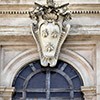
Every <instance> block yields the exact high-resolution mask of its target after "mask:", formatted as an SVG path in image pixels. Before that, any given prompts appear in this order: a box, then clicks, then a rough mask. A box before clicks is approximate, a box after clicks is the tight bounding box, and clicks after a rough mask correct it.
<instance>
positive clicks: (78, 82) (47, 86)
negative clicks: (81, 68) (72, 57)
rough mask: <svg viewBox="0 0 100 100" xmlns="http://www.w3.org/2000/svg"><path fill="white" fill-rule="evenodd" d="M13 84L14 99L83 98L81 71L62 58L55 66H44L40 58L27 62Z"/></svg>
mask: <svg viewBox="0 0 100 100" xmlns="http://www.w3.org/2000/svg"><path fill="white" fill-rule="evenodd" d="M12 86H13V87H15V93H14V94H13V96H12V100H83V94H82V92H81V86H83V81H82V79H81V77H80V75H79V73H78V72H77V71H76V70H75V69H74V68H73V67H72V66H71V65H70V64H68V63H66V62H63V61H61V60H59V61H58V63H57V65H56V67H55V68H43V67H42V66H41V64H40V62H39V60H37V61H34V62H31V63H29V64H27V65H26V66H25V67H23V68H22V69H21V70H20V71H19V73H18V74H17V75H16V77H15V79H14V81H13V85H12Z"/></svg>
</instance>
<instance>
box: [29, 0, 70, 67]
mask: <svg viewBox="0 0 100 100" xmlns="http://www.w3.org/2000/svg"><path fill="white" fill-rule="evenodd" d="M68 5H69V3H67V4H64V5H61V6H57V7H56V6H55V3H54V2H53V0H47V5H41V4H38V3H35V8H34V10H33V11H31V12H29V15H30V18H31V19H32V21H33V23H32V35H33V37H34V39H35V41H36V43H37V46H38V51H39V55H40V61H41V65H42V66H45V67H46V66H50V67H54V66H55V65H56V63H57V60H58V57H59V53H60V49H61V46H62V44H63V42H64V40H65V39H66V37H67V35H68V32H69V29H70V25H69V24H68V21H69V20H70V19H71V14H70V12H69V11H68Z"/></svg>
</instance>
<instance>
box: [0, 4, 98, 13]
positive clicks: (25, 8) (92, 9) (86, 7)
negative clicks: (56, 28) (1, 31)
mask: <svg viewBox="0 0 100 100" xmlns="http://www.w3.org/2000/svg"><path fill="white" fill-rule="evenodd" d="M33 7H34V4H0V15H28V13H29V11H30V10H31V9H32V8H33ZM69 10H70V12H71V13H72V14H100V4H70V5H69Z"/></svg>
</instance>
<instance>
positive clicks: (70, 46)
mask: <svg viewBox="0 0 100 100" xmlns="http://www.w3.org/2000/svg"><path fill="white" fill-rule="evenodd" d="M5 1H6V0H5ZM9 1H10V0H9ZM20 1H21V0H20ZM23 1H24V0H23ZM41 1H42V0H41ZM13 2H14V3H16V1H15V0H14V1H13ZM42 2H43V1H42ZM96 2H98V0H97V1H96ZM1 3H2V4H1V5H0V100H11V96H12V93H13V91H14V87H12V82H13V80H14V77H15V75H16V74H17V72H18V71H19V70H20V69H21V68H22V67H23V66H24V65H26V64H27V63H29V62H31V61H34V60H37V59H39V54H38V52H37V46H36V44H35V41H34V39H33V37H32V34H31V28H30V25H31V23H32V21H31V20H30V18H29V15H28V12H29V11H30V10H31V9H32V7H33V6H34V5H33V4H30V3H27V4H24V3H23V2H22V4H18V3H16V4H7V5H6V4H4V3H5V2H4V1H3V0H1ZM69 3H70V2H69ZM69 10H70V12H71V13H72V20H71V21H70V25H71V29H70V32H69V34H68V38H67V39H66V40H65V42H64V44H63V46H62V48H61V53H60V55H59V59H61V60H63V61H65V62H68V63H69V64H71V65H73V67H74V68H75V69H76V70H77V71H78V72H79V73H80V75H81V77H82V79H83V82H84V86H82V88H81V90H82V92H83V93H84V98H85V100H100V67H99V66H100V57H99V55H100V4H93V3H92V4H71V5H70V6H69Z"/></svg>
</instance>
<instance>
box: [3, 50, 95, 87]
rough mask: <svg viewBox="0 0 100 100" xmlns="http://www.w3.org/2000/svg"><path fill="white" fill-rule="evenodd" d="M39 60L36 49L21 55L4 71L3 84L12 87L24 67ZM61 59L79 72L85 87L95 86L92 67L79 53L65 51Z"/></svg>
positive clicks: (61, 54)
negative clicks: (16, 76)
mask: <svg viewBox="0 0 100 100" xmlns="http://www.w3.org/2000/svg"><path fill="white" fill-rule="evenodd" d="M38 59H39V55H38V53H37V51H36V49H31V50H27V51H25V52H23V53H21V54H19V55H18V56H17V57H15V58H14V59H13V60H12V61H11V62H10V63H9V64H8V65H7V66H6V68H5V69H4V71H3V74H2V75H3V77H5V80H4V79H3V83H2V84H3V85H4V86H10V87H11V86H12V82H13V80H14V77H15V75H16V74H17V73H18V71H19V70H20V69H21V68H22V67H24V66H25V65H26V64H27V63H29V62H31V61H34V60H38ZM59 59H61V60H63V61H65V62H68V63H69V64H71V65H72V66H73V67H74V68H75V69H76V70H77V71H78V72H79V74H80V75H81V77H82V80H83V83H84V86H93V85H94V81H93V75H94V73H93V70H92V68H91V66H90V65H89V64H88V62H87V61H86V60H85V59H84V58H82V57H81V56H80V55H78V54H77V53H75V52H73V51H71V50H65V49H63V50H62V52H61V53H60V56H59Z"/></svg>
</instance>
